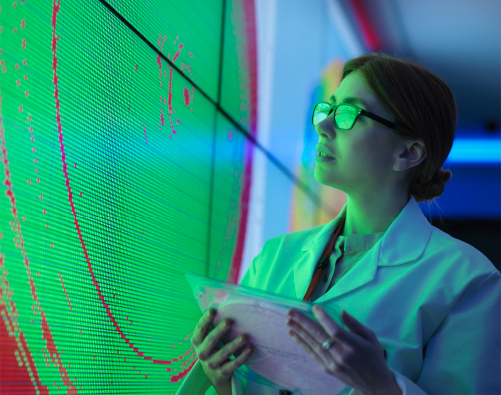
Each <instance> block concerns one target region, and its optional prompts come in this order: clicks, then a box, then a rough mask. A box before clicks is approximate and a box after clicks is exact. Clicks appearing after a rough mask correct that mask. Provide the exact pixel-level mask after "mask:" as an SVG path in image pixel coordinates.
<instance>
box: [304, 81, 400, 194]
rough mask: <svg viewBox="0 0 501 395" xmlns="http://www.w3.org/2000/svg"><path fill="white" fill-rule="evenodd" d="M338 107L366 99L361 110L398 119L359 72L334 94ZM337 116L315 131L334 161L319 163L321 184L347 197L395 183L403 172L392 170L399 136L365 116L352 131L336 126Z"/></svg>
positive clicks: (320, 143)
mask: <svg viewBox="0 0 501 395" xmlns="http://www.w3.org/2000/svg"><path fill="white" fill-rule="evenodd" d="M334 96H335V98H336V104H339V103H342V102H344V100H345V98H347V97H356V98H359V99H362V100H364V101H365V102H366V103H367V105H364V104H360V103H355V104H356V105H357V106H358V107H360V108H362V109H364V110H367V111H370V112H372V113H374V114H376V115H379V116H380V117H382V118H384V119H386V120H389V121H391V122H394V121H395V119H394V117H393V116H392V115H390V114H389V113H388V112H387V111H386V110H385V109H384V108H383V107H382V106H381V105H380V104H379V103H378V102H377V101H376V98H375V96H374V95H373V94H372V92H371V91H370V90H369V88H368V87H367V85H366V83H365V80H364V79H363V78H362V75H361V74H359V72H358V71H354V72H352V73H350V74H349V75H348V76H347V77H345V79H344V80H343V81H342V82H341V84H340V85H339V87H338V89H337V90H336V92H335V94H334ZM333 117H334V113H331V114H330V115H329V116H328V117H327V118H326V119H324V120H323V121H321V122H319V123H318V124H317V125H316V126H315V129H316V131H317V133H318V135H319V139H318V143H319V145H324V146H326V147H327V149H328V150H329V151H330V152H331V153H332V155H333V156H334V158H335V160H333V161H330V162H316V166H315V172H314V176H315V179H316V180H317V181H318V182H320V183H321V184H324V185H327V186H330V187H333V188H336V189H339V190H341V191H343V192H345V193H346V194H347V195H350V194H355V195H360V194H369V196H370V194H371V192H372V191H376V190H380V189H381V187H383V186H384V185H391V184H394V183H395V182H396V180H397V174H395V173H400V174H398V177H402V176H403V174H402V173H401V172H396V171H394V170H393V165H394V163H395V159H396V158H397V157H398V155H399V153H398V150H397V140H396V136H395V135H394V134H393V132H392V131H391V129H389V128H388V127H387V126H385V125H383V124H380V123H379V122H376V121H374V120H372V119H371V118H368V117H366V116H359V117H358V118H357V121H356V122H355V124H354V125H353V127H352V128H351V129H350V130H341V129H338V128H337V126H335V125H334V121H333Z"/></svg>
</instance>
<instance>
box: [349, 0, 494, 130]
mask: <svg viewBox="0 0 501 395" xmlns="http://www.w3.org/2000/svg"><path fill="white" fill-rule="evenodd" d="M341 4H342V5H343V7H344V8H345V10H346V12H347V14H348V15H349V18H350V19H351V23H353V24H354V25H355V27H356V28H355V29H354V30H355V31H357V34H359V35H360V39H361V40H362V41H363V42H364V43H365V45H366V47H367V48H368V52H372V51H380V50H381V51H383V52H385V53H387V54H389V55H394V56H397V57H400V58H410V59H412V60H414V61H417V62H418V63H419V64H421V65H423V66H425V67H426V68H428V69H429V70H431V71H432V72H434V73H435V74H437V75H438V76H439V77H440V78H442V79H443V80H444V81H445V82H446V83H447V84H448V85H449V87H450V88H451V90H452V93H453V95H454V97H455V99H456V102H457V105H458V124H457V133H458V134H460V133H464V134H475V135H477V136H478V137H480V136H481V135H490V136H493V135H501V133H500V126H499V125H500V114H501V2H500V1H499V0H475V1H473V0H418V1H412V0H341ZM362 25H364V26H362ZM364 30H365V31H367V30H369V31H370V32H371V33H372V34H367V33H365V34H364ZM371 35H372V37H373V39H372V40H371V39H370V38H371Z"/></svg>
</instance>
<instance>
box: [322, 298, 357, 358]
mask: <svg viewBox="0 0 501 395" xmlns="http://www.w3.org/2000/svg"><path fill="white" fill-rule="evenodd" d="M313 314H314V315H315V317H316V318H317V319H318V321H319V322H320V323H321V324H322V327H323V328H324V330H325V331H326V332H327V334H328V335H329V337H332V338H333V339H335V340H337V341H338V342H340V343H342V344H344V345H347V346H349V347H350V348H351V349H353V348H354V347H355V346H356V345H357V344H359V342H360V336H359V334H358V333H353V332H349V331H347V330H345V329H343V328H342V327H340V326H339V325H338V324H337V322H336V321H335V320H334V319H332V317H331V316H330V315H329V314H328V313H327V312H326V311H325V310H324V309H323V308H322V307H321V306H315V308H314V309H313ZM348 329H349V328H348Z"/></svg>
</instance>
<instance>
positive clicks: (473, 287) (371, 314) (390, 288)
mask: <svg viewBox="0 0 501 395" xmlns="http://www.w3.org/2000/svg"><path fill="white" fill-rule="evenodd" d="M345 214H346V205H345V206H344V207H343V209H342V210H341V212H340V214H339V215H338V216H337V217H336V218H335V219H333V220H332V221H330V222H329V223H327V224H325V225H320V226H316V227H314V228H311V229H308V230H303V231H298V232H292V233H286V234H284V235H281V236H277V237H274V238H271V239H269V240H268V241H266V243H265V244H264V246H263V249H262V251H261V252H260V253H259V254H258V255H257V256H256V257H255V258H254V260H253V261H252V263H251V265H250V267H249V269H248V271H247V272H246V274H245V276H244V277H243V278H242V281H241V282H240V284H241V285H245V286H249V287H253V288H259V289H262V290H265V291H269V292H274V293H277V294H280V295H285V296H288V297H293V298H297V299H300V300H302V298H303V297H304V294H305V293H306V290H307V288H308V285H309V283H310V280H311V278H312V277H313V273H314V269H315V265H316V264H317V262H318V261H319V259H320V256H321V254H322V252H323V250H324V248H325V246H326V244H327V242H328V241H329V237H330V236H331V235H332V232H333V230H334V229H335V227H336V226H337V225H338V224H339V223H340V221H341V219H342V218H343V217H344V216H345ZM330 302H333V303H336V305H337V306H338V307H340V308H344V309H345V310H346V311H347V312H348V313H350V314H351V315H353V316H354V317H355V318H356V319H357V320H359V321H360V322H361V323H363V324H364V325H365V326H367V327H369V328H370V329H371V330H372V331H374V332H375V334H376V336H377V338H378V340H379V342H380V343H381V345H382V347H383V349H385V350H386V361H387V364H388V366H389V368H390V369H391V371H392V372H393V373H394V375H395V379H396V381H397V384H398V386H399V387H400V389H401V390H402V393H403V395H424V394H427V395H449V394H450V395H467V394H468V395H499V394H501V329H500V323H501V322H500V310H501V274H500V272H499V271H498V270H497V269H496V267H495V266H494V265H493V264H492V262H491V261H489V259H487V257H486V256H485V255H484V254H482V253H481V252H480V251H478V250H477V249H475V248H474V247H472V246H471V245H469V244H467V243H464V242H462V241H460V240H458V239H455V238H453V237H451V236H449V235H448V234H447V233H445V232H443V231H441V230H439V229H438V228H436V227H434V226H432V225H430V223H429V222H428V220H427V219H426V217H425V216H424V215H423V213H422V211H421V209H420V207H419V205H418V204H417V202H416V200H415V198H414V197H413V196H411V198H410V199H409V201H408V203H407V205H406V206H405V207H404V209H403V210H402V211H401V212H400V214H399V215H398V217H397V218H396V219H395V220H394V221H393V222H392V224H391V225H390V227H389V228H388V230H387V231H386V232H385V234H384V235H383V237H382V238H381V239H380V240H379V241H378V242H377V243H376V244H375V245H374V246H373V247H372V248H371V249H370V250H369V251H368V252H367V253H366V254H365V255H363V256H362V258H361V259H360V261H359V262H357V263H356V265H355V266H354V267H353V268H351V269H350V270H349V271H348V272H347V273H346V274H345V275H344V276H343V277H341V278H340V280H339V282H338V283H336V284H334V286H333V287H332V288H331V289H329V290H328V291H327V292H326V293H325V294H324V295H323V296H321V297H320V298H318V299H317V300H315V302H314V303H321V304H327V305H328V304H329V303H330ZM312 363H316V362H315V361H314V360H313V359H312ZM319 369H320V367H319ZM232 385H233V395H258V394H259V395H268V394H270V395H271V394H276V395H278V389H277V388H273V389H272V388H271V387H266V388H264V387H263V386H262V385H261V384H255V383H249V384H248V383H247V379H245V378H244V377H243V376H241V375H240V374H236V373H235V374H234V375H233V377H232ZM209 388H210V390H209V391H207V393H206V392H205V391H206V390H207V389H209ZM212 393H214V394H215V392H213V387H212V386H211V384H210V382H209V381H208V379H207V377H206V376H205V374H204V372H203V369H202V367H201V365H200V361H197V362H196V364H195V365H194V367H193V368H192V370H191V371H190V373H189V374H188V376H187V377H186V378H185V380H184V383H183V385H182V386H181V388H180V389H179V391H178V392H177V395H203V394H207V395H208V394H212ZM355 394H358V392H357V391H355V390H352V391H351V392H350V395H355Z"/></svg>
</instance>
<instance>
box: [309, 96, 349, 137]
mask: <svg viewBox="0 0 501 395" xmlns="http://www.w3.org/2000/svg"><path fill="white" fill-rule="evenodd" d="M330 111H331V106H330V105H329V104H327V103H318V104H317V105H316V107H315V108H314V110H313V125H316V124H317V123H319V122H322V121H323V120H324V119H325V118H327V117H328V116H329V112H330ZM356 117H357V110H356V108H354V107H352V106H346V105H341V106H339V107H338V108H337V109H336V114H335V119H336V124H337V127H338V128H339V129H342V130H347V129H350V128H351V127H352V126H353V123H354V122H355V118H356Z"/></svg>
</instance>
